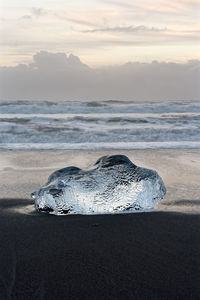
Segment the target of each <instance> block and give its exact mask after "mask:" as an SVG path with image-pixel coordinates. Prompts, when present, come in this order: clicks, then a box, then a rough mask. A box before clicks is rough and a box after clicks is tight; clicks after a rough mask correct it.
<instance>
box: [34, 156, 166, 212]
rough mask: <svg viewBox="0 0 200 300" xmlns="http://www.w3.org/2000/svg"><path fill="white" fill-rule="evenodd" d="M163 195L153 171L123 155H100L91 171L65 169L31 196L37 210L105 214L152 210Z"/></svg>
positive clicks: (163, 189)
mask: <svg viewBox="0 0 200 300" xmlns="http://www.w3.org/2000/svg"><path fill="white" fill-rule="evenodd" d="M165 193H166V188H165V185H164V183H163V181H162V179H161V177H160V176H159V175H158V174H157V172H156V171H153V170H149V169H145V168H141V167H138V166H136V165H134V164H133V163H132V162H131V161H130V160H129V159H128V157H126V156H124V155H111V156H103V157H101V158H99V159H98V160H97V162H96V163H95V164H94V166H93V167H92V168H91V169H87V170H81V169H79V168H77V167H66V168H63V169H61V170H58V171H55V172H54V173H52V174H51V175H50V177H49V178H48V181H47V183H46V184H45V185H44V186H43V187H42V188H41V189H39V190H38V191H36V192H34V193H32V194H31V195H32V197H33V198H34V199H35V208H36V210H38V211H42V212H48V213H51V214H55V215H60V214H105V213H111V214H113V213H122V212H135V211H147V210H153V209H154V208H155V207H156V205H157V204H158V203H159V202H160V201H161V199H162V198H163V196H164V195H165Z"/></svg>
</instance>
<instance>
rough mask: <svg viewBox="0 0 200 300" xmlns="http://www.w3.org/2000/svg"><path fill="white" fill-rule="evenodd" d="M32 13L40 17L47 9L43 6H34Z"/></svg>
mask: <svg viewBox="0 0 200 300" xmlns="http://www.w3.org/2000/svg"><path fill="white" fill-rule="evenodd" d="M31 13H32V15H34V16H37V17H40V16H43V15H45V14H46V11H45V10H44V9H43V8H41V7H32V8H31Z"/></svg>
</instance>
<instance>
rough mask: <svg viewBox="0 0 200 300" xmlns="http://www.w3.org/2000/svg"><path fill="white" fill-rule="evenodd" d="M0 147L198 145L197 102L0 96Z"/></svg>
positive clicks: (199, 115)
mask: <svg viewBox="0 0 200 300" xmlns="http://www.w3.org/2000/svg"><path fill="white" fill-rule="evenodd" d="M0 149H12V150H20V149H24V150H28V149H31V150H34V149H37V150H40V149H41V150H42V149H43V150H47V149H69V150H71V149H87V150H93V149H95V150H100V149H119V150H120V149H200V102H198V101H185V102H146V103H144V102H142V103H141V102H131V101H130V102H127V101H126V102H125V101H98V102H92V101H88V102H78V101H73V102H69V101H68V102H48V101H1V103H0Z"/></svg>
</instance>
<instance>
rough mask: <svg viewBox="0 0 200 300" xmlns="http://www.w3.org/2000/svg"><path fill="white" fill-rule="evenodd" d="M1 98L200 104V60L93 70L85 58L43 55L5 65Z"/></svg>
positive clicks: (2, 72) (63, 54)
mask: <svg viewBox="0 0 200 300" xmlns="http://www.w3.org/2000/svg"><path fill="white" fill-rule="evenodd" d="M0 76H1V80H0V83H1V89H0V90H1V94H0V99H1V100H14V99H21V100H27V99H28V100H37V99H38V100H42V99H43V100H52V101H57V100H61V101H62V100H96V101H97V100H109V99H113V100H137V101H139V100H140V101H143V100H145V101H148V100H149V101H153V100H161V101H164V100H166V101H167V100H180V101H181V100H199V99H200V88H199V79H200V61H199V60H191V61H188V62H187V63H184V64H183V63H182V64H177V63H166V62H157V61H154V62H152V63H138V62H130V63H126V64H124V65H118V66H113V67H111V66H108V67H104V68H98V69H92V68H90V67H89V66H87V65H85V64H83V63H82V62H81V61H80V59H79V57H77V56H75V55H73V54H70V55H66V54H65V53H49V52H47V51H41V52H38V53H36V54H35V55H34V56H33V62H32V63H31V64H29V65H27V64H20V65H17V66H16V67H1V68H0Z"/></svg>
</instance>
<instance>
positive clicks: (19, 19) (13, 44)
mask: <svg viewBox="0 0 200 300" xmlns="http://www.w3.org/2000/svg"><path fill="white" fill-rule="evenodd" d="M199 20H200V1H199V0H178V1H174V0H135V1H131V0H125V1H123V0H119V1H118V0H73V1H72V0H70V1H69V0H58V1H51V0H28V1H27V0H17V1H13V0H6V1H5V0H1V17H0V21H1V26H0V27H1V47H0V50H1V61H0V65H1V66H15V65H17V64H20V63H25V64H28V63H31V61H32V57H33V55H34V54H35V53H37V52H39V51H48V52H54V53H55V52H62V53H66V54H67V55H68V54H69V53H73V54H74V55H76V56H78V57H79V58H80V59H81V61H83V62H84V63H85V64H87V65H89V66H90V67H101V66H106V65H119V64H123V63H126V62H129V61H134V62H135V61H138V62H151V61H153V60H158V61H165V62H168V61H171V62H176V63H183V62H186V61H187V60H191V59H192V60H193V59H199V53H200V22H199Z"/></svg>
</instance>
